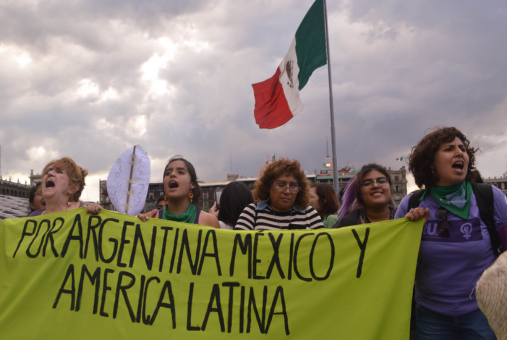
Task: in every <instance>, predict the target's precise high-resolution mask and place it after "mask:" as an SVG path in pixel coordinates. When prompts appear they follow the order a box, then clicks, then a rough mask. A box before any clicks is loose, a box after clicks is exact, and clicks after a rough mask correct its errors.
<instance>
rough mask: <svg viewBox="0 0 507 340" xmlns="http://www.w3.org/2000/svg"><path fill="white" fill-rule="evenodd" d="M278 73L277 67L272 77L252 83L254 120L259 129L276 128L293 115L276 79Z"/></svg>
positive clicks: (278, 75)
mask: <svg viewBox="0 0 507 340" xmlns="http://www.w3.org/2000/svg"><path fill="white" fill-rule="evenodd" d="M280 73H281V72H280V68H277V69H276V73H275V75H274V76H273V77H271V78H269V79H267V80H264V81H263V82H260V83H257V84H253V85H252V87H253V90H254V97H255V108H254V116H255V122H256V123H257V124H259V127H260V128H261V129H274V128H277V127H279V126H282V125H283V124H285V123H287V122H288V121H289V120H290V119H291V118H292V117H293V115H292V112H291V111H290V108H289V104H288V103H287V99H286V98H285V94H284V92H283V87H282V84H280V82H279V81H278V78H279V77H280Z"/></svg>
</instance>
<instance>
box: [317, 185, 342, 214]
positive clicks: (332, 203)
mask: <svg viewBox="0 0 507 340" xmlns="http://www.w3.org/2000/svg"><path fill="white" fill-rule="evenodd" d="M313 187H314V188H315V193H316V194H317V196H318V197H319V205H320V206H321V207H322V211H321V212H320V217H322V218H324V217H326V216H329V215H331V214H334V213H336V212H337V211H338V207H339V206H338V197H336V191H334V189H333V187H332V186H330V185H328V184H316V185H314V186H313Z"/></svg>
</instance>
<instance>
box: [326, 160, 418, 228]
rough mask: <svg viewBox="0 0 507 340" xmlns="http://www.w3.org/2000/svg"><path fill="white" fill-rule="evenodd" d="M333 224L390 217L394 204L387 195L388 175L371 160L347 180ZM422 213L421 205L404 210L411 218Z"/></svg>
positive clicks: (389, 190)
mask: <svg viewBox="0 0 507 340" xmlns="http://www.w3.org/2000/svg"><path fill="white" fill-rule="evenodd" d="M350 181H351V182H350V183H349V184H348V186H347V188H346V190H345V192H344V194H343V198H342V202H343V204H342V206H341V207H340V210H338V218H339V220H338V222H336V224H335V225H334V228H341V227H348V226H352V225H358V224H364V223H372V222H382V221H388V220H392V219H393V218H394V214H395V211H396V206H395V204H394V201H393V199H392V197H391V184H392V183H391V176H390V175H389V173H388V172H387V170H386V169H385V168H384V167H382V166H380V165H378V164H375V163H371V164H367V165H365V166H363V167H362V168H361V171H359V173H358V174H357V175H356V176H354V178H352V179H351V180H350ZM424 216H425V211H424V209H422V208H418V209H415V210H414V211H412V212H410V214H407V216H406V217H408V218H410V219H411V220H417V219H419V218H422V217H424Z"/></svg>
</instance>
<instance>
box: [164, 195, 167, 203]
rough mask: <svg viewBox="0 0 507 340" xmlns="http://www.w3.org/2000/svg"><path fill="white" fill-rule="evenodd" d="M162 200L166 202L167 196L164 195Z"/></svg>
mask: <svg viewBox="0 0 507 340" xmlns="http://www.w3.org/2000/svg"><path fill="white" fill-rule="evenodd" d="M164 201H165V203H166V204H167V196H164Z"/></svg>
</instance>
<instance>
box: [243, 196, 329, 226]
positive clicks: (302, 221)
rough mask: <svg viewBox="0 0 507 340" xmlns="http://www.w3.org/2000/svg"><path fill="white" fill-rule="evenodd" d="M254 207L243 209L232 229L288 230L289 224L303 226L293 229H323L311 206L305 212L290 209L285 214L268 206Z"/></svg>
mask: <svg viewBox="0 0 507 340" xmlns="http://www.w3.org/2000/svg"><path fill="white" fill-rule="evenodd" d="M261 203H262V202H261ZM259 204H260V203H259ZM256 207H257V205H256V204H255V203H251V204H249V205H247V206H246V207H245V209H244V210H243V212H242V213H241V215H240V216H239V219H238V222H237V223H236V226H235V227H234V229H235V230H279V229H283V230H288V229H289V224H292V225H299V226H303V227H302V228H295V229H320V228H324V224H323V223H322V220H321V218H320V216H319V214H318V213H317V211H316V210H315V209H313V208H312V207H311V206H308V207H306V209H305V210H297V209H295V208H292V209H290V210H289V211H286V212H276V211H273V209H271V207H270V206H266V207H264V208H262V209H256Z"/></svg>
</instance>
